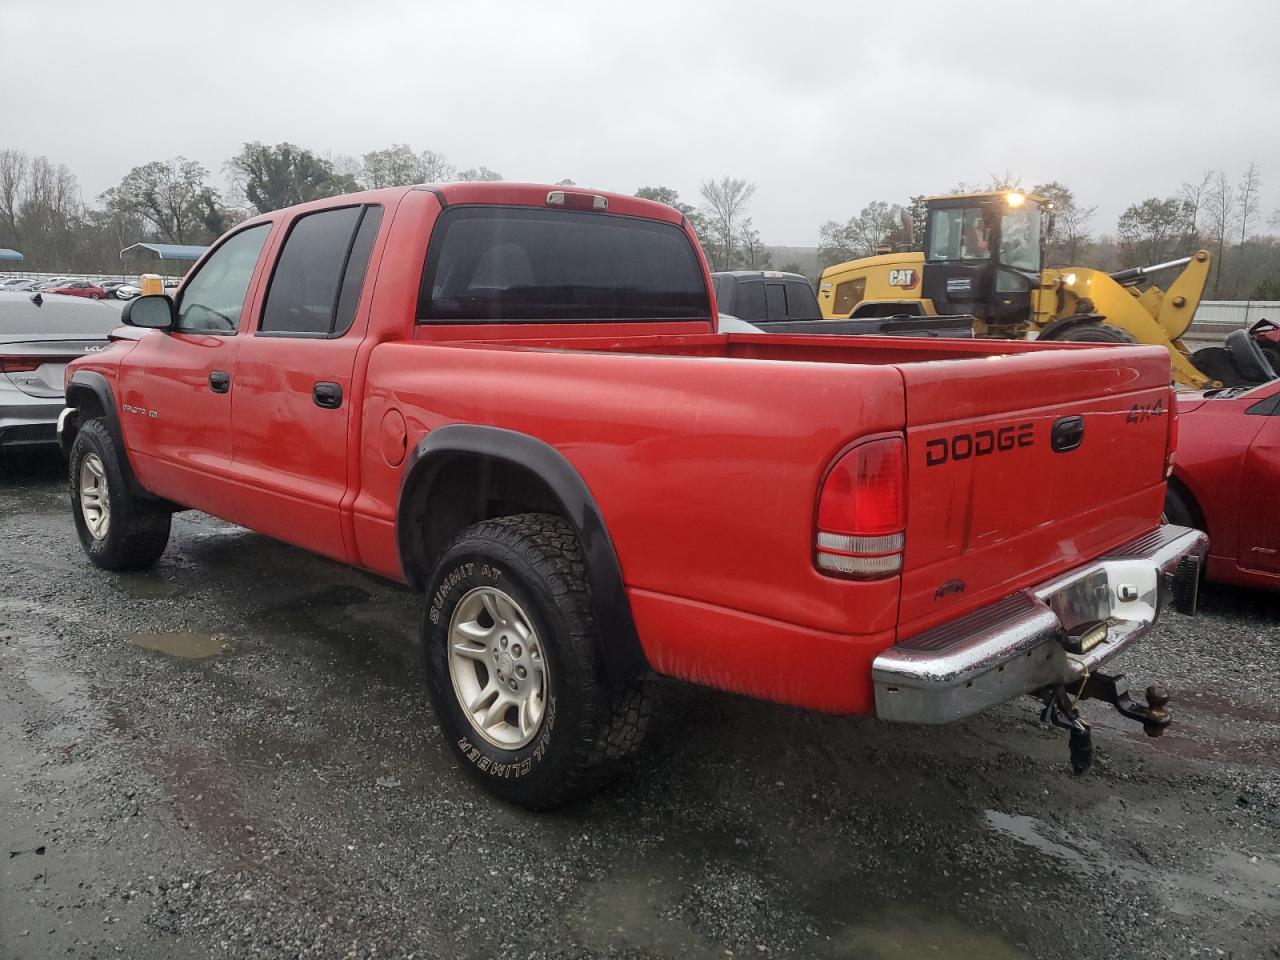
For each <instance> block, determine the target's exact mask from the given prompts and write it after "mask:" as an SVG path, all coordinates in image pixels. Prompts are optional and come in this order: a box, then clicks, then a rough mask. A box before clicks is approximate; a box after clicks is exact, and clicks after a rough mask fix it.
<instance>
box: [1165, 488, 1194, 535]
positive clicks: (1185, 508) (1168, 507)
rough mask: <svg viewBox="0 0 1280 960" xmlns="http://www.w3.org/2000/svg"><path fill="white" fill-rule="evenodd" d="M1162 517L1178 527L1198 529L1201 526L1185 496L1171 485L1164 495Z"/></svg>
mask: <svg viewBox="0 0 1280 960" xmlns="http://www.w3.org/2000/svg"><path fill="white" fill-rule="evenodd" d="M1164 516H1165V519H1166V520H1168V521H1169V522H1170V523H1176V524H1177V525H1178V526H1180V527H1194V528H1195V529H1200V526H1201V524H1200V521H1199V520H1198V519H1197V518H1196V512H1195V510H1194V508H1192V506H1191V504H1190V502H1188V500H1187V497H1186V495H1185V494H1183V493H1182V491H1181V490H1179V489H1178V488H1177V487H1175V486H1173V484H1172V483H1170V485H1169V488H1168V489H1167V490H1166V491H1165V495H1164Z"/></svg>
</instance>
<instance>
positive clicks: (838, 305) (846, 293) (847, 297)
mask: <svg viewBox="0 0 1280 960" xmlns="http://www.w3.org/2000/svg"><path fill="white" fill-rule="evenodd" d="M866 291H867V278H866V277H858V279H856V280H846V281H845V282H844V283H840V284H837V285H836V302H835V306H833V307H832V308H831V312H832V313H834V314H835V315H836V316H838V317H839V316H844V315H846V314H848V313H849V312H850V311H852V310H853V308H854V307H856V306H857V305H858V304H859V303H861V302H862V298H863V296H865V294H866Z"/></svg>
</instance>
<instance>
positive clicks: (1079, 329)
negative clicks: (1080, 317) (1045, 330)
mask: <svg viewBox="0 0 1280 960" xmlns="http://www.w3.org/2000/svg"><path fill="white" fill-rule="evenodd" d="M1052 339H1054V340H1061V341H1065V342H1068V343H1137V342H1138V338H1137V337H1135V336H1134V335H1133V334H1132V333H1130V332H1129V331H1128V330H1123V329H1121V328H1120V327H1115V326H1112V325H1111V324H1109V323H1082V324H1079V325H1078V326H1074V327H1070V328H1068V329H1067V330H1064V331H1063V332H1062V335H1061V336H1057V337H1053V338H1052Z"/></svg>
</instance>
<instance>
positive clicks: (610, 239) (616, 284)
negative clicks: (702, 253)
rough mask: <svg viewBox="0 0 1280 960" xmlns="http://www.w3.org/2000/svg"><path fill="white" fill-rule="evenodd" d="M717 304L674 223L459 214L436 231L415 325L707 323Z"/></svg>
mask: <svg viewBox="0 0 1280 960" xmlns="http://www.w3.org/2000/svg"><path fill="white" fill-rule="evenodd" d="M710 316H711V300H710V297H709V295H708V291H707V286H706V279H705V276H704V274H703V272H702V268H701V264H700V262H699V260H698V257H697V254H696V253H695V251H694V248H693V245H692V243H690V241H689V238H688V237H687V236H686V235H685V232H684V231H683V230H682V229H681V228H680V227H678V226H676V225H675V224H670V223H663V222H660V221H656V220H646V219H643V218H639V217H625V216H618V215H615V214H607V213H587V212H582V211H569V210H551V209H545V210H544V209H539V208H536V207H501V206H456V207H450V208H448V209H446V210H445V211H444V212H443V213H442V214H441V215H440V218H439V220H438V221H437V223H436V227H435V231H434V232H433V234H432V237H431V243H430V245H429V248H428V251H427V260H426V263H425V265H424V268H423V281H422V288H421V293H420V294H419V300H418V320H419V322H423V323H481V322H486V321H504V322H508V321H516V322H519V321H529V322H536V321H556V322H565V321H567V322H589V321H644V320H706V319H710Z"/></svg>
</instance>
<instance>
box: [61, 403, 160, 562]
mask: <svg viewBox="0 0 1280 960" xmlns="http://www.w3.org/2000/svg"><path fill="white" fill-rule="evenodd" d="M120 456H121V454H120V452H119V451H118V450H117V449H116V445H115V442H114V441H113V440H112V439H111V432H110V431H109V430H108V429H107V427H106V424H105V423H103V422H102V420H100V419H95V420H90V421H88V422H87V423H85V424H84V425H83V426H81V427H80V430H79V432H78V433H77V434H76V438H75V442H74V443H72V445H71V455H70V458H69V459H70V467H71V468H70V473H69V476H68V483H69V488H70V494H71V515H72V517H73V518H74V520H75V525H76V534H77V535H78V536H79V537H80V545H81V546H82V547H83V548H84V552H85V554H86V555H87V556H88V557H89V559H90V560H91V561H92V562H93V563H94V565H95V566H99V567H102V568H103V569H104V570H142V569H145V568H147V567H150V566H152V565H153V564H154V563H155V562H156V561H157V560H158V559H159V558H160V554H162V553H164V548H165V545H166V544H168V542H169V525H170V522H171V520H172V514H171V512H170V510H169V508H168V506H167V505H166V504H163V503H160V502H158V501H155V500H150V499H148V498H146V497H142V496H139V495H138V494H136V493H134V492H133V491H131V490H130V489H129V485H128V484H127V483H126V482H125V479H124V474H123V473H122V472H121V469H120ZM90 457H95V458H96V461H95V463H96V464H98V465H99V466H100V468H101V473H102V478H103V480H104V482H105V486H106V500H107V503H108V511H107V523H106V524H105V528H104V529H102V530H101V531H100V533H95V532H94V531H93V530H91V529H90V521H89V519H88V518H87V516H86V507H85V504H84V501H83V499H82V497H81V477H82V470H83V468H84V465H85V461H86V460H87V459H89V458H90Z"/></svg>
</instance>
